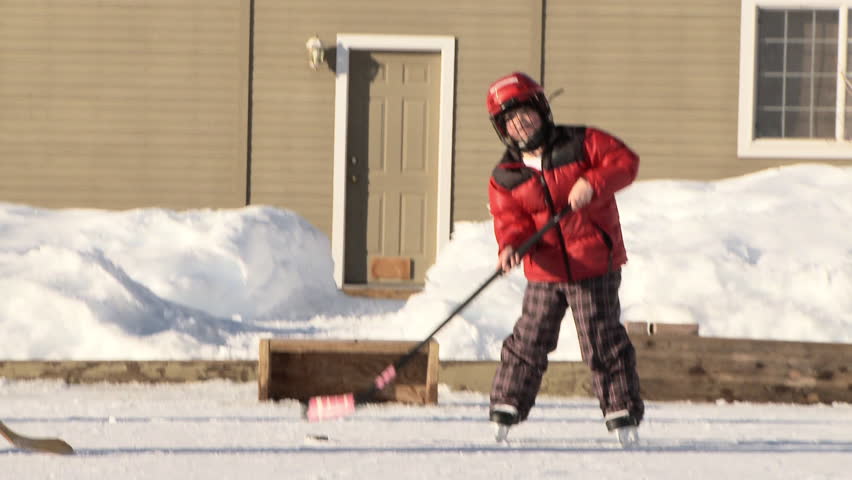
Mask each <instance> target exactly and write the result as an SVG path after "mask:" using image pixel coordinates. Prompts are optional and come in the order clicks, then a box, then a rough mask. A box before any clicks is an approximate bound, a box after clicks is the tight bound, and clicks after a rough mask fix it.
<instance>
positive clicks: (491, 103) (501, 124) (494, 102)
mask: <svg viewBox="0 0 852 480" xmlns="http://www.w3.org/2000/svg"><path fill="white" fill-rule="evenodd" d="M485 105H486V107H487V108H488V114H489V115H490V116H491V123H492V125H494V129H495V130H496V131H497V135H498V136H499V137H500V140H502V141H503V143H505V144H506V145H508V146H510V147H515V148H518V149H520V150H535V149H536V148H538V147H539V146H541V144H542V143H543V142H544V139H545V137H546V135H547V133H549V132H550V129H551V127H552V126H553V115H552V113H551V111H550V104H549V103H548V102H547V97H546V96H545V94H544V89H543V88H542V87H541V85H539V84H538V83H536V81H535V80H533V79H532V78H530V77H529V76H528V75H526V74H524V73H521V72H514V73H511V74H509V75H506V76H505V77H502V78H499V79H497V81H495V82H494V83H492V84H491V86H490V87H489V88H488V95H487V97H486V99H485ZM521 106H530V107H532V108H534V109H535V110H536V111H537V112H538V114H539V115H540V116H541V120H542V128H541V129H540V130H539V132H537V134H536V135H535V136H534V137H533V138H531V139H530V140H529V141H527V142H526V143H525V144H523V145H519V144H518V143H517V142H516V141H514V140H513V139H512V138H511V137H510V136H509V135H508V133H507V132H506V123H505V120H504V114H505V113H506V112H508V111H509V110H512V109H514V108H517V107H521Z"/></svg>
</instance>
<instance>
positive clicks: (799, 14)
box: [787, 10, 814, 40]
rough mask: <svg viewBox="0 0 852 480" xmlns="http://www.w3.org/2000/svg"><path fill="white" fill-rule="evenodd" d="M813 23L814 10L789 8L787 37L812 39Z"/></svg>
mask: <svg viewBox="0 0 852 480" xmlns="http://www.w3.org/2000/svg"><path fill="white" fill-rule="evenodd" d="M813 23H814V13H813V10H788V11H787V39H788V40H805V39H808V40H810V39H811V36H812V35H813Z"/></svg>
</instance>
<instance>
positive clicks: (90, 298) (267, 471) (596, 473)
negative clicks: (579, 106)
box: [0, 164, 852, 479]
mask: <svg viewBox="0 0 852 480" xmlns="http://www.w3.org/2000/svg"><path fill="white" fill-rule="evenodd" d="M618 200H619V207H620V211H621V218H622V225H623V229H624V236H625V242H626V244H627V249H628V255H629V256H630V261H629V263H628V265H627V266H626V267H625V268H624V274H623V283H622V289H621V303H622V313H623V315H622V317H623V318H622V319H623V321H656V322H669V323H686V322H689V323H698V324H699V326H700V332H701V335H702V336H718V337H742V338H757V339H776V340H800V341H826V342H844V343H850V342H852V328H850V326H852V295H850V292H852V229H850V218H852V167H837V166H829V165H819V164H810V165H795V166H790V167H783V168H773V169H769V170H764V171H761V172H758V173H754V174H751V175H746V176H742V177H737V178H730V179H725V180H720V181H714V182H690V181H673V180H656V181H643V182H637V183H635V184H634V185H632V186H631V187H629V188H627V189H625V190H624V191H622V192H620V193H619V194H618ZM483 208H484V207H483ZM491 228H492V227H491V223H490V222H488V221H485V222H459V223H457V224H456V225H455V226H454V234H453V239H452V241H451V242H450V243H449V244H448V245H447V246H446V247H445V248H444V249H443V251H441V252H440V253H439V256H438V259H437V262H436V264H435V265H434V266H433V267H432V268H431V269H430V270H429V272H428V280H427V284H426V287H425V289H424V291H423V292H422V293H420V294H418V295H415V296H413V297H412V298H410V299H409V300H408V301H406V302H402V301H389V300H369V299H360V298H349V297H346V296H345V295H343V294H341V293H340V292H338V290H337V288H336V286H335V285H334V282H333V280H332V271H333V264H332V259H331V256H330V243H329V240H328V238H327V237H326V236H325V235H324V234H322V233H321V232H319V231H318V230H317V229H315V228H314V227H313V226H311V225H310V224H309V223H308V222H307V221H305V220H304V219H303V218H301V217H300V216H298V215H297V214H295V213H293V212H291V211H287V210H281V209H275V208H271V207H264V206H251V207H246V208H241V209H233V210H193V211H183V212H176V211H169V210H163V209H139V210H130V211H118V212H116V211H99V210H81V209H67V210H48V209H39V208H32V207H29V206H25V205H14V204H0V291H2V292H3V293H4V294H3V296H2V298H0V350H2V352H3V354H2V358H4V359H12V360H25V359H73V360H91V359H131V360H134V359H135V360H148V359H158V360H159V359H196V358H199V359H254V358H256V357H257V345H258V340H259V339H260V338H268V337H287V338H301V337H305V338H343V339H348V338H361V339H407V340H420V339H422V338H423V337H425V336H426V335H427V334H428V333H429V332H431V331H432V329H433V328H434V327H435V326H436V325H437V324H438V323H440V322H441V321H442V320H443V319H444V318H445V316H446V315H447V314H448V313H449V312H450V311H451V310H452V309H453V308H454V307H455V306H456V305H457V304H458V303H459V302H460V301H462V300H463V299H464V298H465V297H467V296H468V295H469V293H470V292H472V291H474V290H475V289H476V287H477V286H478V285H479V284H480V283H481V282H482V281H483V280H485V279H486V278H487V277H488V276H489V275H490V274H491V273H492V272H493V269H494V268H495V266H496V243H495V242H494V238H493V234H492V230H491ZM524 285H525V281H524V278H523V274H522V272H520V271H518V270H516V271H514V272H512V273H511V274H509V275H507V276H505V277H504V278H501V279H498V280H497V281H496V282H494V283H493V284H492V285H491V286H489V287H488V288H487V289H486V290H485V291H484V293H483V294H482V295H481V296H480V298H478V299H477V300H476V301H474V302H473V303H472V304H471V305H470V306H469V307H468V308H467V309H466V310H465V311H464V312H462V313H461V314H460V315H459V316H458V317H456V318H455V319H453V321H451V322H450V323H449V324H448V325H447V327H446V328H445V329H444V330H442V331H441V332H440V333H439V334H438V336H437V339H438V341H439V343H440V352H441V353H440V355H441V359H442V360H473V359H477V360H495V359H497V358H498V356H499V348H500V342H501V341H502V339H503V338H504V337H505V336H506V335H507V334H508V333H509V331H510V330H511V328H512V324H513V322H514V321H515V319H516V318H517V316H518V315H519V313H520V304H521V296H522V294H523V288H524ZM579 357H580V355H579V348H578V346H577V341H576V338H575V331H574V327H573V322H571V321H566V322H565V323H564V327H563V329H562V334H561V339H560V346H559V348H558V349H557V351H556V352H554V354H553V355H552V356H551V358H552V359H554V360H578V359H579ZM0 382H2V383H0V395H2V399H0V419H2V420H3V421H4V422H5V423H6V424H7V425H8V426H9V427H11V428H13V429H15V430H17V431H20V432H21V433H25V434H28V435H43V436H54V435H60V436H62V437H63V438H65V439H66V440H68V441H69V442H70V443H71V444H72V445H74V446H75V448H76V449H77V450H78V452H79V454H80V455H78V456H76V457H72V458H53V457H43V456H37V455H29V454H24V453H21V452H19V451H15V450H12V449H11V448H10V447H8V446H6V445H5V444H0V459H2V460H0V463H2V465H3V468H4V469H5V472H4V473H7V474H6V475H4V477H8V478H18V479H27V478H50V477H60V478H103V477H107V476H108V475H116V474H117V475H120V476H121V478H182V479H185V478H233V477H236V476H237V475H245V474H246V473H249V474H250V475H251V476H252V477H253V478H281V477H284V478H314V479H319V478H367V477H369V478H465V479H469V478H490V479H491V478H517V477H520V476H524V477H529V478H562V477H565V476H568V475H571V476H573V477H574V478H631V479H634V478H696V479H710V478H713V479H716V478H731V477H733V476H735V475H737V476H741V477H743V478H846V477H847V476H848V472H849V471H850V470H852V455H849V452H852V441H850V440H849V436H848V431H849V427H850V424H852V409H850V406H849V405H845V404H844V405H833V406H825V405H823V406H798V405H749V404H726V403H719V404H688V403H662V402H660V403H657V402H649V403H648V412H647V415H646V421H645V422H644V423H643V425H642V428H641V434H642V437H643V446H642V448H640V449H639V450H636V451H621V450H619V449H617V448H616V447H615V444H614V440H613V439H612V438H611V437H610V436H609V435H608V434H607V433H606V432H605V430H604V429H603V426H602V423H601V420H600V412H599V411H598V409H597V407H596V402H595V401H593V400H591V399H559V398H542V399H541V401H540V402H539V405H538V406H537V407H536V408H535V409H534V410H533V413H532V415H531V417H530V420H529V422H527V423H525V424H523V425H521V426H520V427H518V428H516V429H515V431H513V432H512V433H511V434H510V438H511V439H513V441H512V443H511V444H510V445H509V446H508V447H499V446H496V445H494V443H493V441H491V440H490V436H491V432H490V426H489V425H487V422H486V421H485V416H486V410H487V399H486V397H485V396H482V395H478V394H469V393H461V392H450V391H448V390H446V389H442V391H441V393H440V402H441V403H440V405H438V406H435V407H426V408H423V407H419V408H413V407H403V406H393V405H391V406H371V407H368V408H365V409H363V410H360V411H359V412H358V413H357V414H356V415H355V416H354V417H350V418H348V419H345V420H342V421H338V422H330V423H323V424H307V423H304V422H303V421H301V420H300V419H299V416H298V407H297V405H294V404H293V403H290V402H282V403H279V404H262V403H258V402H257V400H256V397H257V392H256V388H257V387H256V385H253V384H231V383H227V382H208V383H203V384H191V385H178V386H175V385H171V386H168V385H158V386H142V385H95V386H76V385H75V386H67V385H64V384H61V383H55V382H9V381H5V382H4V381H2V380H0ZM312 432H319V433H318V434H321V435H327V436H328V437H329V440H327V441H323V440H311V439H310V438H309V437H306V436H307V435H310V434H312ZM60 472H61V474H60Z"/></svg>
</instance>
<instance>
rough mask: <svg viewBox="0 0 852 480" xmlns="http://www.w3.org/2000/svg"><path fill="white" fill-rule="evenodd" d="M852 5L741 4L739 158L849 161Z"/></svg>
mask: <svg viewBox="0 0 852 480" xmlns="http://www.w3.org/2000/svg"><path fill="white" fill-rule="evenodd" d="M850 3H852V2H849V1H848V0H815V1H808V0H798V1H796V0H743V12H742V26H741V30H742V31H741V45H740V60H741V61H740V99H739V100H740V112H739V117H740V118H739V139H738V152H739V155H740V156H741V157H763V158H767V157H780V158H796V157H799V158H849V159H852V142H850V140H852V82H850V80H849V76H850V71H849V68H850V66H852V48H850V45H852V38H850V31H852V28H850V24H852V19H850V15H849V8H850V6H852V5H850Z"/></svg>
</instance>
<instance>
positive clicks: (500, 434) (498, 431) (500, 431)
mask: <svg viewBox="0 0 852 480" xmlns="http://www.w3.org/2000/svg"><path fill="white" fill-rule="evenodd" d="M508 436H509V425H501V424H499V423H498V424H496V428H495V429H494V440H495V441H496V442H497V443H503V442H505V441H506V438H508Z"/></svg>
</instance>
